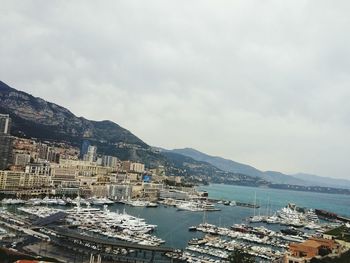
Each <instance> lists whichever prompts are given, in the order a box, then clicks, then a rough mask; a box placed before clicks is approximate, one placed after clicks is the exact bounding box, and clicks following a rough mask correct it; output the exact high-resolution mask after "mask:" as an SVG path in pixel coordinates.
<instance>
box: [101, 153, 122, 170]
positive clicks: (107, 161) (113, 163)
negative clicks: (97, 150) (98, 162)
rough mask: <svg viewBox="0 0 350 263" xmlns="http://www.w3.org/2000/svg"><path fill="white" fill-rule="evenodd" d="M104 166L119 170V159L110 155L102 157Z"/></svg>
mask: <svg viewBox="0 0 350 263" xmlns="http://www.w3.org/2000/svg"><path fill="white" fill-rule="evenodd" d="M102 165H103V166H107V167H113V168H117V166H118V158H117V157H114V156H109V155H103V156H102Z"/></svg>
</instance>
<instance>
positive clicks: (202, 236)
mask: <svg viewBox="0 0 350 263" xmlns="http://www.w3.org/2000/svg"><path fill="white" fill-rule="evenodd" d="M95 199H100V198H95ZM52 200H56V201H55V202H54V201H52ZM59 200H62V201H63V202H61V201H59ZM88 200H89V201H88ZM141 201H142V200H133V201H131V202H130V201H129V202H114V201H112V200H109V202H108V201H107V199H106V198H104V199H101V201H100V202H92V199H91V198H90V199H88V198H85V199H83V198H80V197H78V198H74V199H71V200H70V199H67V198H54V197H53V198H46V197H44V198H41V199H40V198H33V199H28V200H20V199H13V200H11V199H5V200H3V201H2V206H3V210H2V213H1V215H2V217H1V218H0V219H1V221H2V222H3V223H2V224H1V226H0V227H2V228H4V230H5V231H7V232H8V234H9V233H10V232H13V231H14V232H15V233H19V232H20V233H22V234H28V233H29V234H30V235H31V236H32V237H35V238H39V239H40V240H50V242H51V243H52V244H53V245H54V244H59V243H60V241H59V240H61V239H62V238H63V237H65V239H67V240H68V241H67V244H66V246H67V247H70V248H73V247H74V246H78V247H79V248H81V251H85V252H80V253H86V251H88V250H89V249H90V250H92V251H95V252H94V253H95V254H96V253H97V254H101V255H104V256H103V258H105V259H106V258H108V256H107V255H112V256H117V257H119V258H120V259H121V258H129V257H139V256H140V253H138V254H137V255H136V254H135V249H132V247H135V246H136V247H137V248H139V249H145V250H147V249H149V250H150V251H152V249H153V250H154V251H159V249H162V248H169V247H171V248H172V249H170V250H167V251H163V252H161V253H160V254H159V255H158V256H159V257H165V258H168V260H170V261H171V260H174V262H175V261H177V262H224V261H225V260H227V258H228V255H230V254H231V253H232V252H233V251H235V250H237V249H240V250H243V251H245V252H246V253H248V254H249V255H251V256H253V257H256V258H257V260H258V261H259V262H271V261H272V260H274V259H278V258H280V257H281V256H282V255H283V254H284V253H285V251H286V250H287V249H288V246H289V244H290V243H291V242H294V243H301V242H303V241H305V240H307V239H309V238H312V237H313V236H316V237H318V236H320V235H321V234H322V233H323V232H325V231H327V230H328V229H331V228H332V227H335V226H338V225H341V222H340V221H339V222H338V221H337V222H329V221H325V220H323V219H322V218H319V217H318V216H317V213H316V212H315V211H316V209H314V208H311V207H309V208H300V207H299V206H297V205H295V204H288V203H286V204H285V205H284V206H282V207H279V209H276V210H274V209H272V208H271V207H270V208H268V209H266V208H264V207H267V204H264V203H259V206H253V207H245V206H237V205H231V204H230V205H226V204H224V202H220V200H219V201H217V203H214V202H213V200H210V201H209V200H208V201H203V200H201V201H198V200H191V201H184V200H174V199H165V200H160V201H159V202H158V203H155V204H156V205H155V206H154V207H153V208H150V207H152V206H150V207H149V206H148V205H149V204H150V203H151V202H146V201H142V202H144V203H142V202H141ZM252 203H253V204H254V202H252ZM34 204H35V205H34ZM135 204H136V205H135ZM138 204H140V205H138ZM197 204H201V205H202V207H201V209H200V211H197V208H196V207H197ZM301 205H303V207H304V204H301ZM198 210H199V209H198ZM175 222H176V223H175ZM4 223H5V224H4ZM6 224H9V225H15V226H18V227H20V228H21V229H19V228H18V229H14V228H12V229H11V228H9V226H8V225H6ZM31 225H32V227H28V226H31ZM39 225H40V227H39V228H38V226H39ZM33 227H34V228H33ZM15 228H16V227H15ZM26 228H27V229H40V231H38V230H32V231H34V232H28V231H23V229H26ZM5 235H6V233H5ZM74 239H81V240H82V241H81V243H75V242H77V241H74ZM69 240H70V241H69ZM93 240H95V243H92V241H93ZM46 242H47V241H46ZM55 242H56V243H55ZM110 242H112V243H113V242H114V243H113V244H114V245H113V246H115V247H116V248H115V249H113V250H110V249H109V248H107V245H106V244H110ZM56 246H57V245H56ZM117 246H118V247H119V248H117ZM146 248H147V249H146ZM106 249H107V250H106ZM155 253H156V252H155ZM157 253H158V252H157ZM97 254H96V255H97ZM149 256H151V254H149ZM121 262H122V261H121ZM154 262H156V261H154ZM164 262H166V261H164Z"/></svg>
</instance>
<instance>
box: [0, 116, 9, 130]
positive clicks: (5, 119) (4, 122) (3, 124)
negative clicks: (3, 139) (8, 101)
mask: <svg viewBox="0 0 350 263" xmlns="http://www.w3.org/2000/svg"><path fill="white" fill-rule="evenodd" d="M10 130H11V118H10V115H8V114H0V133H4V134H10Z"/></svg>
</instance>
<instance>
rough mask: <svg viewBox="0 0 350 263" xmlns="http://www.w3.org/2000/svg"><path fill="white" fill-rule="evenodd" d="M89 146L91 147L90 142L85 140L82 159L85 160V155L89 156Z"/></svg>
mask: <svg viewBox="0 0 350 263" xmlns="http://www.w3.org/2000/svg"><path fill="white" fill-rule="evenodd" d="M89 146H90V142H89V141H88V140H84V141H83V143H82V144H81V149H80V159H83V158H84V155H85V154H87V152H88V149H89Z"/></svg>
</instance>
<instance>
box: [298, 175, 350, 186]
mask: <svg viewBox="0 0 350 263" xmlns="http://www.w3.org/2000/svg"><path fill="white" fill-rule="evenodd" d="M292 176H293V177H295V178H297V179H302V180H304V181H306V182H308V183H309V184H315V182H317V184H318V185H320V186H328V187H337V188H339V187H340V188H347V189H350V180H346V179H337V178H329V177H323V176H318V175H314V174H306V173H298V174H292Z"/></svg>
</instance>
